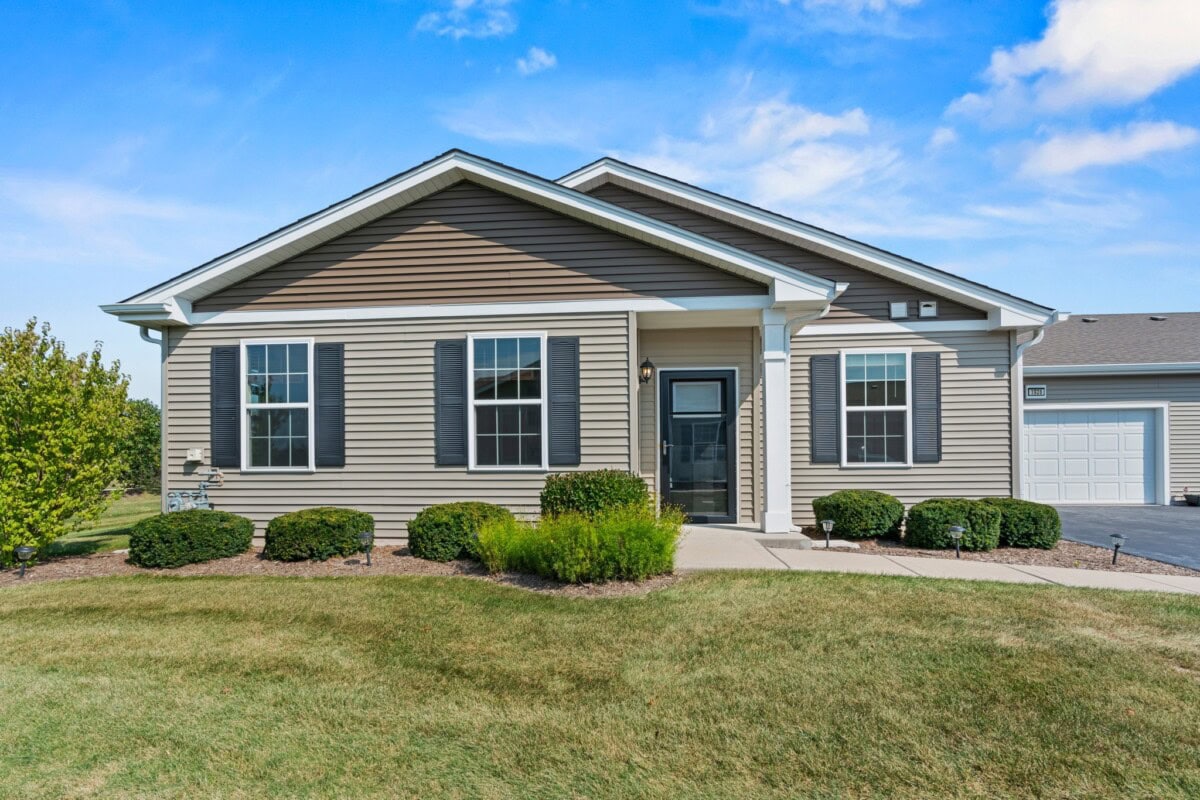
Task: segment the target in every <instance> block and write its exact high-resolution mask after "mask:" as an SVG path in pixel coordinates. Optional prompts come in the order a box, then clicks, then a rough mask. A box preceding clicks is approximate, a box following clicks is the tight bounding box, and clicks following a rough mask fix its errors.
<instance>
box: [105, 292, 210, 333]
mask: <svg viewBox="0 0 1200 800" xmlns="http://www.w3.org/2000/svg"><path fill="white" fill-rule="evenodd" d="M100 310H101V311H103V312H104V313H106V314H112V315H113V316H115V317H116V318H117V319H119V320H121V321H122V322H128V323H131V324H133V325H143V326H145V325H147V323H156V324H153V325H149V326H148V327H162V326H164V325H187V324H189V318H190V316H191V312H192V304H191V303H190V302H188V301H187V300H178V299H176V298H172V297H168V298H167V299H166V300H164V301H163V302H161V303H112V304H108V305H102V306H100Z"/></svg>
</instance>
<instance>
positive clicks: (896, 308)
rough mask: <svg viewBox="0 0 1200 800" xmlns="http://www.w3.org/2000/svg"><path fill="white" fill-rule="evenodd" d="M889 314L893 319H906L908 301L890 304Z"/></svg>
mask: <svg viewBox="0 0 1200 800" xmlns="http://www.w3.org/2000/svg"><path fill="white" fill-rule="evenodd" d="M888 312H889V315H890V316H891V318H892V319H905V318H906V317H908V301H906V300H902V301H899V302H892V303H888Z"/></svg>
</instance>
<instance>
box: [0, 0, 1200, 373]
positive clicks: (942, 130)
mask: <svg viewBox="0 0 1200 800" xmlns="http://www.w3.org/2000/svg"><path fill="white" fill-rule="evenodd" d="M1198 66H1200V3H1198V2H1195V0H1058V1H1057V2H1050V1H1049V0H1038V1H1037V2H1018V0H996V1H995V2H981V1H979V0H974V1H973V2H970V3H963V2H961V1H960V0H790V2H782V1H781V0H695V1H694V2H678V3H674V2H661V3H648V2H625V1H623V0H610V1H608V2H595V0H593V2H574V1H572V0H550V1H549V2H534V1H533V0H473V1H472V0H449V1H446V0H397V1H396V2H359V3H328V4H320V3H312V4H298V3H290V2H289V3H258V4H249V3H241V2H234V3H194V4H185V3H155V4H140V3H133V2H120V1H119V0H110V1H109V2H98V3H69V2H63V3H55V4H48V3H45V4H44V3H33V2H30V3H19V2H17V3H6V4H4V5H3V6H0V75H3V78H0V119H2V120H3V124H2V125H0V269H2V270H3V271H4V274H5V275H6V277H7V278H8V280H7V282H6V291H4V292H3V294H2V296H0V310H2V311H3V314H2V315H0V318H2V320H3V323H4V324H5V325H18V324H20V323H21V322H22V321H23V320H25V319H27V318H28V317H29V316H32V315H37V316H38V317H40V318H42V319H46V320H49V321H50V322H51V323H52V324H53V326H54V329H55V331H56V332H57V333H58V334H59V335H60V336H62V337H64V338H65V339H67V341H68V343H69V344H70V345H71V346H72V347H73V348H75V349H83V348H85V347H86V346H87V345H88V344H89V343H90V342H91V341H92V340H94V339H100V340H103V341H104V343H105V350H106V352H107V353H108V354H110V355H111V356H113V357H117V358H120V359H121V361H122V364H123V365H124V367H125V369H126V370H127V371H128V372H129V373H130V374H131V375H132V377H133V387H132V392H133V393H134V394H135V395H138V396H150V397H157V394H158V368H157V356H158V354H157V350H156V349H155V348H153V347H151V346H149V345H147V344H145V343H143V342H141V341H140V340H139V339H138V336H137V331H136V329H134V328H132V327H130V326H126V325H123V324H120V323H118V322H116V321H115V320H113V319H112V318H109V317H107V316H106V315H104V314H102V313H101V312H100V311H99V310H98V309H97V308H96V306H97V305H98V304H99V303H102V302H112V301H115V300H118V299H120V298H122V297H125V296H127V295H129V294H132V293H134V292H136V291H138V290H140V289H142V288H145V287H146V286H149V285H151V284H153V283H157V282H158V281H160V280H162V279H164V278H166V277H169V276H171V275H173V274H175V273H177V272H180V271H182V270H184V269H187V268H189V267H192V266H194V265H195V264H197V263H200V262H202V261H205V260H207V259H209V258H211V257H212V256H214V255H217V254H220V253H222V252H225V251H227V250H229V249H232V248H233V247H236V246H238V245H240V244H243V243H245V242H246V241H249V240H250V239H253V238H255V237H257V236H258V235H261V234H262V233H265V232H267V231H269V230H271V229H273V228H275V227H278V226H279V225H282V224H285V223H287V222H290V221H292V220H294V219H296V218H297V217H299V216H302V215H304V214H306V213H308V212H310V211H313V210H315V209H317V208H320V207H323V206H325V205H327V204H329V203H331V202H334V201H336V200H338V199H341V198H342V197H345V196H346V195H349V194H352V193H353V192H355V191H358V190H359V189H362V188H364V187H366V186H368V185H370V184H372V183H375V182H377V181H378V180H380V179H382V178H384V177H386V176H388V175H391V174H394V173H396V172H399V171H402V170H404V169H406V168H408V167H409V166H412V165H413V164H415V163H417V162H420V161H423V160H425V159H427V158H429V157H431V156H433V155H435V154H437V153H439V152H442V151H443V150H446V149H448V148H450V147H462V148H464V149H467V150H470V151H473V152H476V153H479V154H481V155H485V156H489V157H491V158H495V159H498V160H501V161H504V162H506V163H509V164H512V165H514V166H517V167H521V168H524V169H527V170H530V171H533V172H537V173H539V174H542V175H546V176H549V177H557V176H558V175H561V174H563V173H565V172H568V171H570V170H571V169H573V168H574V167H576V166H579V165H580V164H583V163H585V162H587V161H590V160H592V159H594V158H596V157H597V156H599V155H602V154H606V153H607V154H613V155H616V156H618V157H621V158H625V159H627V160H630V161H633V162H635V163H639V164H642V165H645V166H648V167H651V168H654V169H658V170H662V171H665V172H668V173H670V174H673V175H676V176H677V177H680V178H683V179H685V180H689V181H693V182H696V183H699V184H702V185H704V186H706V187H709V188H712V189H715V190H717V191H722V192H727V193H730V194H732V195H734V196H737V197H740V198H743V199H746V200H749V201H751V202H754V203H758V204H762V205H767V206H770V207H772V208H774V209H777V210H779V211H781V212H784V213H787V214H790V215H793V216H796V217H798V218H800V219H804V220H806V221H810V222H813V223H816V224H820V225H823V226H826V227H829V228H832V229H834V230H837V231H838V232H841V233H845V234H848V235H852V236H855V237H858V238H861V239H864V240H866V241H869V242H872V243H874V244H878V245H881V246H883V247H886V248H888V249H891V250H895V251H898V252H900V253H903V254H905V255H908V256H910V257H913V258H916V259H919V260H922V261H926V262H928V263H932V264H934V265H937V266H940V267H943V268H946V269H950V270H953V271H956V272H958V273H960V274H963V275H965V276H967V277H970V278H974V279H976V280H980V281H983V282H985V283H988V284H991V285H994V286H997V287H1000V288H1002V289H1006V290H1008V291H1011V292H1013V293H1015V294H1018V295H1021V296H1024V297H1028V298H1030V299H1032V300H1036V301H1038V302H1042V303H1045V304H1047V305H1052V306H1055V307H1057V308H1061V309H1064V310H1070V311H1075V312H1080V311H1093V312H1116V311H1151V310H1154V311H1161V310H1166V311H1172V310H1186V309H1191V310H1195V309H1198V308H1200V257H1198V256H1197V253H1198V252H1200V230H1198V227H1197V222H1198V221H1200V180H1198V178H1200V158H1198V156H1200V102H1198V101H1200V77H1198V75H1197V67H1198Z"/></svg>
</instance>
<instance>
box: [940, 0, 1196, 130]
mask: <svg viewBox="0 0 1200 800" xmlns="http://www.w3.org/2000/svg"><path fill="white" fill-rule="evenodd" d="M1198 66H1200V2H1196V0H1055V2H1054V3H1053V4H1052V6H1051V14H1050V21H1049V23H1048V25H1047V27H1046V30H1045V32H1044V33H1043V34H1042V38H1041V39H1039V40H1037V41H1035V42H1028V43H1025V44H1020V45H1017V46H1015V47H1012V48H1008V49H998V50H996V51H995V52H993V53H992V59H991V64H990V66H989V67H988V69H987V72H986V78H987V80H988V82H989V83H990V86H989V88H988V89H987V91H985V92H983V93H980V94H976V93H972V94H967V95H964V96H963V97H960V98H959V99H958V100H956V101H954V103H952V104H951V106H950V111H952V112H962V113H968V114H978V115H996V116H998V117H1006V116H1012V115H1013V114H1014V113H1015V112H1016V111H1019V110H1020V109H1022V108H1025V107H1027V106H1029V105H1031V104H1032V105H1033V106H1035V107H1037V108H1039V109H1042V110H1048V111H1060V110H1064V109H1068V108H1072V107H1080V106H1088V105H1124V104H1128V103H1133V102H1137V101H1140V100H1143V99H1145V98H1147V97H1149V96H1150V95H1152V94H1154V93H1155V92H1157V91H1159V90H1161V89H1163V88H1165V87H1167V86H1170V85H1171V84H1172V83H1175V82H1176V81H1178V80H1179V79H1180V78H1182V77H1183V76H1185V75H1187V74H1188V73H1189V72H1191V71H1193V70H1195V69H1196V68H1197V67H1198Z"/></svg>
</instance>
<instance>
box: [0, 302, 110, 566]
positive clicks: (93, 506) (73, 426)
mask: <svg viewBox="0 0 1200 800" xmlns="http://www.w3.org/2000/svg"><path fill="white" fill-rule="evenodd" d="M127 386H128V379H127V378H126V377H125V376H123V375H122V374H121V372H120V364H118V363H117V362H114V363H113V364H111V365H107V366H106V365H105V364H104V363H103V361H102V360H101V355H100V344H99V343H97V344H96V345H94V346H93V348H92V350H91V352H90V353H80V354H79V355H77V356H70V355H68V354H67V351H66V347H65V346H64V344H63V343H62V342H61V341H60V340H58V339H55V338H54V337H53V336H51V335H50V326H49V325H48V324H45V323H43V324H42V325H41V326H40V327H39V326H38V323H37V320H36V319H31V320H30V321H29V322H28V323H26V325H25V327H24V328H20V329H14V328H6V329H5V330H4V333H3V334H0V565H7V564H11V563H13V560H14V558H13V549H14V548H16V547H18V546H20V545H25V544H29V545H34V546H35V547H38V548H39V549H41V548H44V547H45V546H46V545H47V544H49V543H50V542H52V541H54V539H56V538H57V537H59V536H61V535H62V534H63V533H65V532H66V531H67V529H68V527H69V526H70V523H71V520H73V519H75V520H86V519H95V518H96V517H98V516H99V515H100V514H101V513H102V512H103V511H104V509H105V508H106V507H107V506H108V504H109V503H110V502H111V500H112V497H106V496H105V493H104V491H103V490H104V489H105V488H106V487H108V486H109V484H111V483H112V482H113V480H115V479H116V478H117V477H118V476H119V475H120V474H121V472H122V470H123V469H124V466H125V465H124V463H123V461H122V458H121V452H120V450H121V443H122V441H123V440H124V439H125V436H126V435H127V434H128V432H129V428H130V418H129V417H128V416H126V415H125V414H124V413H123V412H124V410H125V390H126V387H127Z"/></svg>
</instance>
